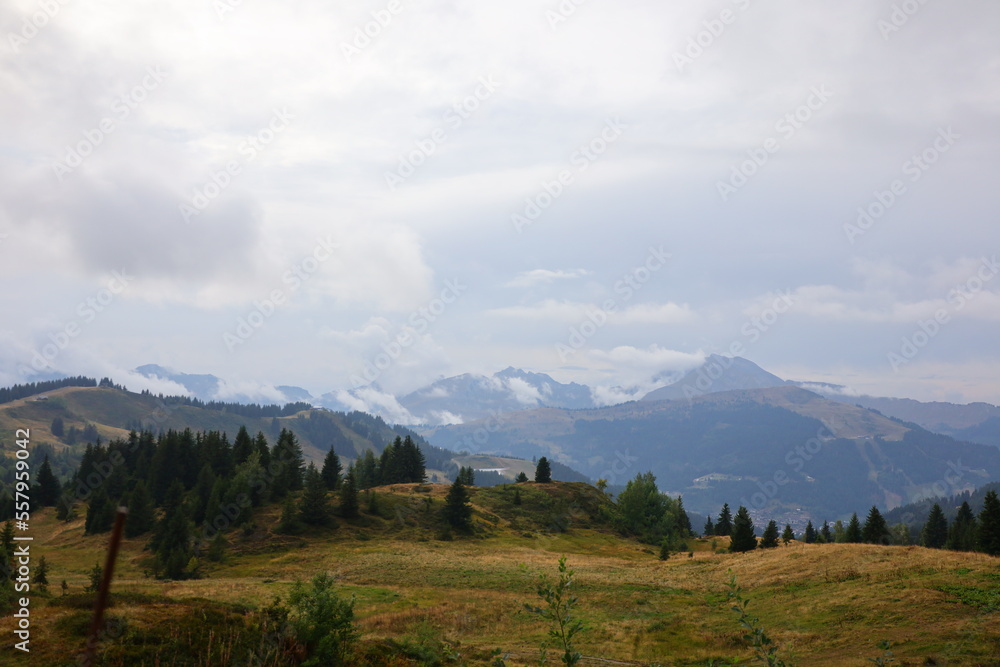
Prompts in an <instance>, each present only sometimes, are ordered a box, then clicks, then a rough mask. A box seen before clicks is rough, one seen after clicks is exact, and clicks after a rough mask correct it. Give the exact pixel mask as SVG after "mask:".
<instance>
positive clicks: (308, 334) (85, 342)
mask: <svg viewBox="0 0 1000 667" xmlns="http://www.w3.org/2000/svg"><path fill="white" fill-rule="evenodd" d="M340 5H343V6H340ZM997 34H1000V5H998V4H997V3H996V2H995V1H994V0H956V1H955V2H951V3H944V2H941V1H940V0H921V1H918V0H905V1H896V0H892V1H890V0H839V1H838V2H832V1H830V0H820V2H810V3H802V2H793V1H791V0H771V1H770V2H762V1H758V0H719V1H717V2H709V3H704V2H694V1H689V0H681V1H678V2H672V3H662V2H653V1H644V0H622V1H620V2H615V3H608V2H598V1H597V0H563V1H562V2H557V1H555V0H551V1H544V0H543V1H541V2H527V1H523V0H509V1H508V2H504V3H471V2H469V3H459V2H449V1H443V0H418V1H415V2H410V1H408V0H373V1H366V2H354V3H346V4H345V3H327V2H318V1H297V2H285V3H279V2H273V1H270V0H253V1H245V2H244V1H242V0H201V1H199V2H188V1H183V0H180V1H178V2H171V3H156V2H149V1H141V0H140V1H135V0H131V1H129V2H116V1H112V0H109V1H105V2H91V3H75V2H68V1H67V2H60V1H59V0H47V1H44V2H39V1H37V0H11V1H9V2H5V3H3V5H2V7H0V36H2V42H3V43H2V45H0V50H2V52H3V53H2V57H0V91H2V95H0V118H2V120H3V122H2V125H0V182H2V184H3V186H2V187H0V277H2V280H3V281H4V284H6V285H7V286H8V289H6V290H3V291H2V292H0V312H2V313H3V315H2V320H0V383H2V384H11V383H15V382H23V381H29V380H31V379H36V378H38V377H41V376H43V375H44V374H51V373H70V374H78V373H82V374H86V375H91V376H105V375H107V376H110V377H112V378H114V379H116V380H117V381H119V382H124V383H126V384H127V385H128V386H129V387H130V388H133V389H141V388H150V389H153V390H164V391H168V392H171V390H176V389H177V387H176V386H171V384H170V383H165V382H159V381H153V380H147V379H144V378H141V377H138V376H136V375H135V374H134V373H132V372H131V369H134V368H135V367H137V366H139V365H142V364H148V363H156V364H161V365H163V366H166V367H169V368H172V369H175V370H177V371H183V372H188V373H213V374H216V375H218V376H220V377H223V378H226V380H227V382H228V384H227V386H228V387H229V389H228V390H229V391H236V390H237V389H239V390H241V391H245V392H247V393H253V392H258V393H259V394H260V395H261V396H267V395H270V394H269V392H270V393H271V394H273V389H271V387H273V386H274V385H282V384H285V385H298V386H302V387H305V388H306V389H308V390H309V391H310V392H312V393H313V394H314V395H319V394H322V393H325V392H330V391H336V390H338V389H341V390H342V389H346V388H353V387H358V386H361V385H363V384H367V383H369V382H374V383H375V385H374V387H373V388H371V390H372V391H376V392H377V391H382V392H391V393H396V394H399V393H405V392H408V391H412V390H414V389H416V388H418V387H421V386H424V385H426V384H428V383H430V382H432V381H434V380H435V379H437V378H440V377H445V376H451V375H457V374H460V373H466V372H470V373H485V374H490V373H493V372H496V371H498V370H500V369H502V368H505V367H507V366H515V367H519V368H524V369H526V370H531V371H536V372H546V373H549V374H550V375H552V376H553V377H554V378H555V379H557V380H559V381H563V382H569V381H577V382H584V383H587V384H590V385H592V386H594V387H600V388H603V391H605V392H607V391H610V388H612V387H616V386H617V387H622V388H624V389H625V393H626V394H627V393H628V392H632V393H634V394H636V395H638V393H639V392H641V391H644V390H646V389H649V388H652V387H653V386H656V381H655V380H654V378H655V377H657V376H660V377H661V378H662V377H665V375H664V374H667V375H669V373H671V372H678V371H683V370H686V369H690V368H692V367H694V366H696V365H698V364H699V363H700V362H701V360H703V359H704V358H705V357H706V355H708V354H712V353H718V354H724V355H725V354H738V355H739V356H744V357H746V358H748V359H751V360H752V361H754V362H756V363H758V364H760V365H761V366H762V367H764V368H766V369H767V370H769V371H771V372H773V373H775V374H777V375H779V376H781V377H784V378H790V379H797V380H811V381H818V382H832V383H838V384H843V385H846V386H847V387H849V388H850V390H852V391H858V392H862V393H869V394H873V395H885V396H905V397H912V398H917V399H921V400H949V401H956V402H969V401H987V402H991V403H994V404H997V403H1000V381H998V380H997V378H998V377H1000V345H997V334H998V331H1000V326H998V325H1000V279H998V278H997V274H998V273H1000V265H998V264H997V254H998V251H1000V227H998V225H997V212H998V211H1000V206H998V204H1000V188H998V187H997V177H998V175H1000V164H998V162H997V157H998V155H1000V122H998V121H1000V117H998V116H1000V40H997V37H996V35H997ZM375 387H377V389H375ZM171 393H172V392H171Z"/></svg>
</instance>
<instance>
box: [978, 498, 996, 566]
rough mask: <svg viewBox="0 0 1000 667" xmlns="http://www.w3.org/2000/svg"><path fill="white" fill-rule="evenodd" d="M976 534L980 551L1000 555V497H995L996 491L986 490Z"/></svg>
mask: <svg viewBox="0 0 1000 667" xmlns="http://www.w3.org/2000/svg"><path fill="white" fill-rule="evenodd" d="M977 536H978V540H977V541H978V544H979V550H980V551H983V552H985V553H987V554H989V555H991V556H1000V498H997V492H996V491H992V490H991V491H987V492H986V497H985V498H983V509H982V511H981V512H980V513H979V530H978V534H977Z"/></svg>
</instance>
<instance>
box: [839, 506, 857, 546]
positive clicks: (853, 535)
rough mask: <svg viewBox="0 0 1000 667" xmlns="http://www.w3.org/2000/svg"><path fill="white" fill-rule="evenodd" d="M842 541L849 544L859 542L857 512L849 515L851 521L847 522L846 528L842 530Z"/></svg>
mask: <svg viewBox="0 0 1000 667" xmlns="http://www.w3.org/2000/svg"><path fill="white" fill-rule="evenodd" d="M838 523H839V522H838ZM844 541H845V542H848V543H850V544H857V543H859V542H861V522H860V521H858V513H857V512H855V513H854V514H852V515H851V521H850V523H848V524H847V529H846V530H845V531H844Z"/></svg>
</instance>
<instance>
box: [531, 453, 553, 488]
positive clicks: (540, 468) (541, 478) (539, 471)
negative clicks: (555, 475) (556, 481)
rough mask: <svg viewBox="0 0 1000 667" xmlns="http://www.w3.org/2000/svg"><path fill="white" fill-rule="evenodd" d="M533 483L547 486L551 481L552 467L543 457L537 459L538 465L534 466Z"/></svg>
mask: <svg viewBox="0 0 1000 667" xmlns="http://www.w3.org/2000/svg"><path fill="white" fill-rule="evenodd" d="M535 481H536V482H539V483H541V484H548V483H549V482H551V481H552V465H551V464H550V463H549V459H548V458H547V457H545V456H543V457H541V458H540V459H538V465H536V466H535Z"/></svg>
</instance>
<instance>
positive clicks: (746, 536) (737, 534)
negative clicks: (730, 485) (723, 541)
mask: <svg viewBox="0 0 1000 667" xmlns="http://www.w3.org/2000/svg"><path fill="white" fill-rule="evenodd" d="M728 508H729V506H728V505H726V509H728ZM716 528H718V525H716ZM756 548H757V537H756V536H755V535H754V527H753V519H751V518H750V512H748V511H747V508H746V507H743V506H742V505H740V508H739V509H738V510H736V517H735V518H734V519H733V529H732V540H731V541H730V543H729V551H731V552H733V553H737V552H743V551H753V550H754V549H756Z"/></svg>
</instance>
